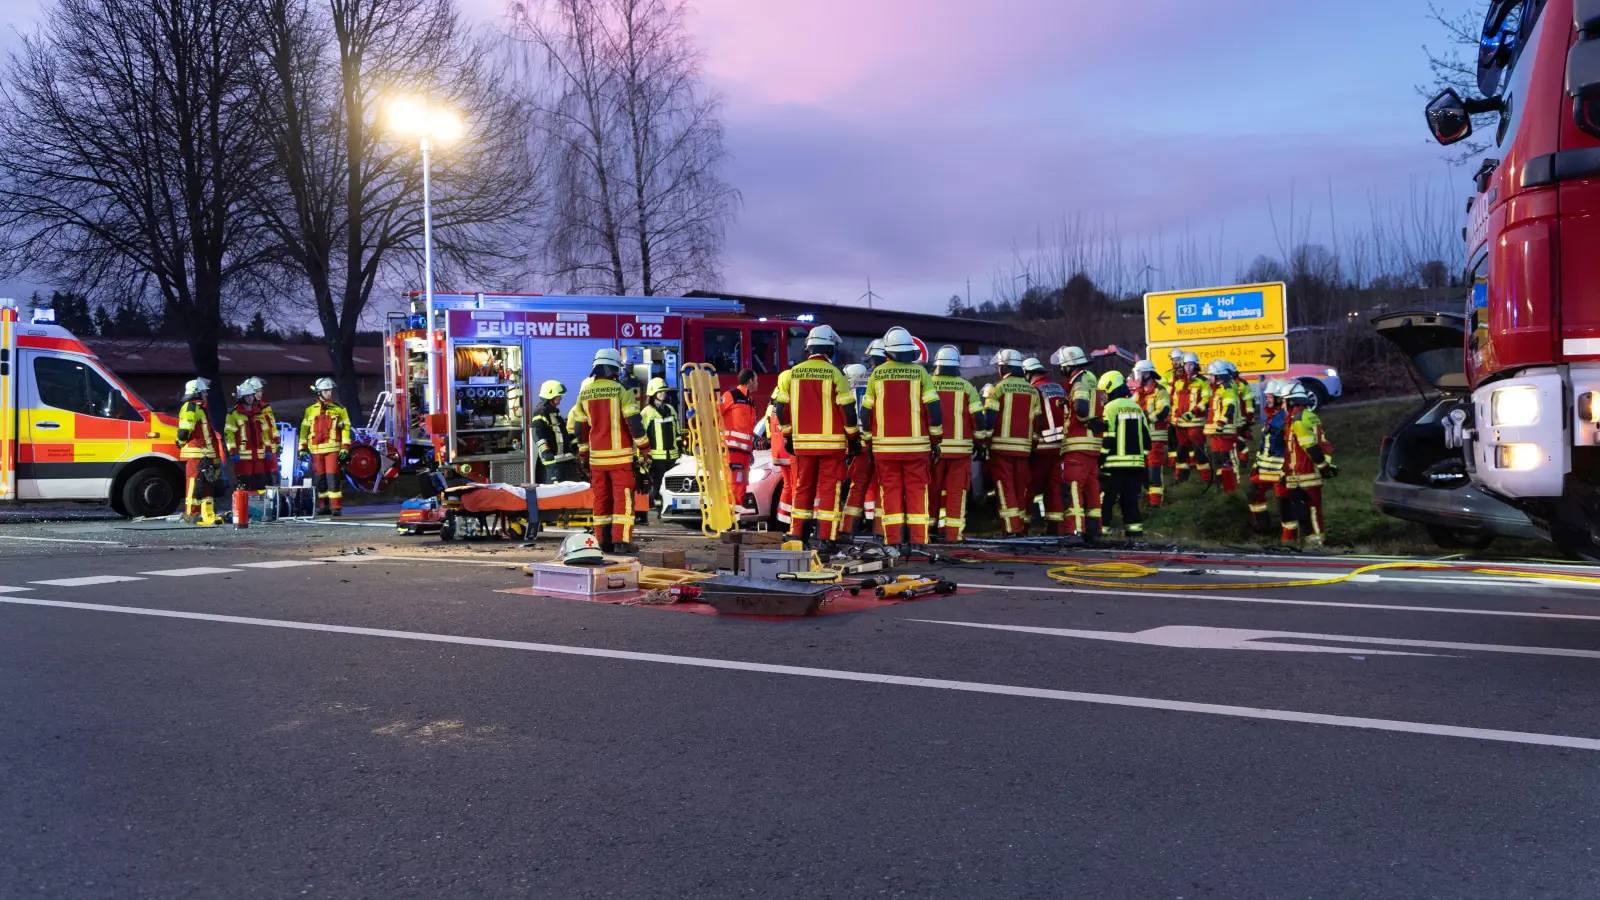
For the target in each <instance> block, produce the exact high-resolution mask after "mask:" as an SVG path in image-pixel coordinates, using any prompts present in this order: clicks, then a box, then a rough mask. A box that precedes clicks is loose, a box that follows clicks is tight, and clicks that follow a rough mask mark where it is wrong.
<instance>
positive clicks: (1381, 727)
mask: <svg viewBox="0 0 1600 900" xmlns="http://www.w3.org/2000/svg"><path fill="white" fill-rule="evenodd" d="M0 604H11V605H14V606H43V607H53V608H59V609H78V610H87V611H90V612H109V613H120V614H123V615H130V616H151V617H155V618H166V619H189V620H194V621H201V622H221V623H226V624H233V625H256V626H261V627H266V628H284V629H290V630H295V631H318V632H326V633H330V634H352V635H363V636H367V637H382V638H394V639H398V640H406V641H427V642H431V643H436V644H457V645H466V646H473V647H494V648H497V649H502V650H523V651H527V652H532V653H554V654H560V655H563V656H586V657H591V658H598V659H619V660H628V661H631V662H649V663H663V664H667V665H675V666H693V667H697V668H703V669H725V670H732V671H739V672H759V673H762V674H767V675H791V676H797V677H802V678H822V679H828V680H832V681H855V682H865V683H870V684H887V685H897V686H900V687H918V688H932V689H936V690H947V691H962V692H967V693H974V694H992V695H1000V696H1007V697H1030V698H1034V699H1040V700H1057V701H1063V702H1067V703H1088V704H1093V705H1097V706H1115V707H1127V708H1133V709H1154V710H1163V711H1168V712H1188V713H1200V714H1203V715H1213V716H1228V717H1232V718H1240V719H1259V720H1265V721H1272V722H1294V723H1299V724H1306V725H1333V726H1337V727H1340V728H1360V729H1366V730H1371V731H1391V732H1403V733H1409V734H1428V735H1434V736H1436V737H1453V738H1466V739H1471V740H1480V741H1496V742H1500V743H1508V744H1531V745H1535V746H1543V747H1566V748H1569V749H1574V750H1597V751H1600V739H1596V738H1586V737H1575V736H1571V735H1562V734H1539V733H1536V732H1527V731H1502V730H1499V729H1494V728H1471V727H1467V726H1463V725H1437V724H1433V723H1430V722H1406V721H1401V720H1397V719H1369V718H1363V717H1359V716H1335V715H1324V714H1322V713H1310V712H1297V711H1294V710H1284V709H1257V708H1254V707H1249V706H1224V705H1220V704H1215V703H1194V702H1190V701H1187V700H1161V699H1156V698H1153V697H1125V696H1120V695H1117V694H1092V693H1086V692H1083V691H1061V690H1054V689H1050V688H1032V687H1022V686H1019V685H1008V684H987V683H984V682H977V681H949V680H946V679H942V678H915V677H910V676H905V675H879V674H876V673H872V672H851V671H847V670H842V669H815V668H810V667H806V666H784V665H773V664H770V663H755V662H742V661H739V660H731V659H708V658H705V657H697V656H671V655H667V654H663V653H640V652H637V651H633V650H606V649H601V648H598V647H571V646H566V645H562V644H536V643H531V642H527V641H505V640H498V639H494V638H478V637H464V636H460V635H453V634H429V633H427V632H418V631H393V630H390V629H387V628H356V627H353V626H349V625H324V624H321V623H317V622H295V621H289V620H284V619H257V618H250V617H246V616H225V615H219V614H216V613H198V612H184V611H180V610H171V609H142V608H139V607H133V606H108V605H105V604H101V603H72V602H68V601H64V600H39V599H32V598H26V597H0Z"/></svg>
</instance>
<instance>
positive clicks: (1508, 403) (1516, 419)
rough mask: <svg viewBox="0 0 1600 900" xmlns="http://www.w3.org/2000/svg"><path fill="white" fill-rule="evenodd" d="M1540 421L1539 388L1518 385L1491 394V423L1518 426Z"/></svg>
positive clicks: (1510, 426) (1508, 426)
mask: <svg viewBox="0 0 1600 900" xmlns="http://www.w3.org/2000/svg"><path fill="white" fill-rule="evenodd" d="M1538 421H1539V389H1538V388H1536V387H1534V386H1533V385H1518V386H1516V387H1504V388H1499V389H1497V390H1496V391H1495V392H1494V393H1492V394H1490V395H1489V424H1490V425H1496V426H1505V427H1507V428H1517V427H1520V426H1523V425H1532V424H1534V423H1535V422H1538Z"/></svg>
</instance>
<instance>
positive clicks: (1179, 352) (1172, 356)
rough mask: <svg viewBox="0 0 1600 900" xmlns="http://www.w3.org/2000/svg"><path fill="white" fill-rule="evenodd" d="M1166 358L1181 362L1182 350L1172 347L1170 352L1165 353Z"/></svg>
mask: <svg viewBox="0 0 1600 900" xmlns="http://www.w3.org/2000/svg"><path fill="white" fill-rule="evenodd" d="M1167 359H1170V360H1172V361H1173V362H1180V363H1181V362H1183V351H1182V350H1179V349H1178V348H1177V347H1173V348H1172V352H1171V353H1168V354H1167Z"/></svg>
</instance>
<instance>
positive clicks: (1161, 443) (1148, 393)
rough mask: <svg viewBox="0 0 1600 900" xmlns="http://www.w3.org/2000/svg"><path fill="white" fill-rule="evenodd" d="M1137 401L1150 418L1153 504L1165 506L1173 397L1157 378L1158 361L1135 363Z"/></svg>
mask: <svg viewBox="0 0 1600 900" xmlns="http://www.w3.org/2000/svg"><path fill="white" fill-rule="evenodd" d="M1132 384H1133V400H1134V402H1135V403H1138V404H1139V408H1140V409H1142V410H1144V414H1145V417H1146V418H1148V419H1149V420H1150V458H1149V459H1147V460H1146V461H1145V476H1146V478H1148V479H1149V481H1150V492H1149V493H1150V506H1151V508H1152V509H1153V508H1155V507H1158V506H1160V505H1161V503H1162V501H1163V500H1164V499H1165V496H1166V488H1165V486H1164V485H1163V483H1162V482H1163V481H1164V480H1165V475H1166V469H1167V448H1168V446H1170V442H1169V441H1168V435H1169V434H1170V432H1171V425H1172V396H1171V395H1170V394H1168V393H1167V389H1166V388H1164V387H1162V386H1161V379H1159V378H1157V377H1156V364H1155V363H1154V362H1152V361H1150V360H1148V359H1141V360H1139V361H1138V362H1136V363H1134V364H1133V383H1132Z"/></svg>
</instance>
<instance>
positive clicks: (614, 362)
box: [594, 347, 622, 369]
mask: <svg viewBox="0 0 1600 900" xmlns="http://www.w3.org/2000/svg"><path fill="white" fill-rule="evenodd" d="M594 364H595V365H597V366H610V367H611V368H613V369H620V368H622V354H620V353H618V352H617V351H616V350H614V349H612V348H610V347H602V348H600V349H599V350H596V351H595V352H594Z"/></svg>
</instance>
